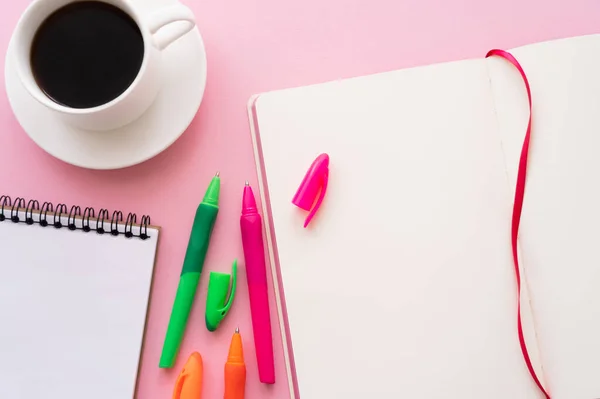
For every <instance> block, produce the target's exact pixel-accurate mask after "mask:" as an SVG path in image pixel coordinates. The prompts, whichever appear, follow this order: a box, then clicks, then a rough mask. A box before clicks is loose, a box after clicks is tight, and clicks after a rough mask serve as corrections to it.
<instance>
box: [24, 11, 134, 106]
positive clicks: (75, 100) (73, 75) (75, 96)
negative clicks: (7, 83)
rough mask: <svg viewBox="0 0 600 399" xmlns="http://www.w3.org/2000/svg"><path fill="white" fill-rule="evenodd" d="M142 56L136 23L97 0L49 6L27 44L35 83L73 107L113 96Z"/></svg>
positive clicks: (128, 82) (129, 78) (128, 80)
mask: <svg viewBox="0 0 600 399" xmlns="http://www.w3.org/2000/svg"><path fill="white" fill-rule="evenodd" d="M143 58H144V41H143V38H142V34H141V32H140V29H139V27H138V26H137V24H136V22H135V21H134V20H133V19H132V18H131V17H130V16H129V15H128V14H127V13H126V12H124V11H123V10H121V9H119V8H117V7H115V6H113V5H110V4H107V3H103V2H101V1H81V2H76V3H71V4H69V5H67V6H65V7H62V8H60V9H59V10H57V11H55V12H54V13H53V14H52V15H50V16H49V17H48V18H47V19H46V20H45V21H44V22H43V23H42V24H41V25H40V27H39V28H38V30H37V32H36V34H35V36H34V40H33V43H32V47H31V67H32V71H33V75H34V77H35V80H36V82H37V84H38V86H39V87H40V88H41V89H42V90H43V91H44V92H45V93H46V95H47V96H48V97H50V98H51V99H52V100H53V101H55V102H57V103H59V104H62V105H65V106H67V107H71V108H79V109H81V108H91V107H96V106H99V105H102V104H106V103H108V102H110V101H112V100H114V99H115V98H117V97H119V95H121V94H122V93H123V92H124V91H125V90H127V88H128V87H129V86H130V85H131V83H132V82H133V81H134V80H135V78H136V77H137V75H138V72H139V70H140V67H141V65H142V60H143Z"/></svg>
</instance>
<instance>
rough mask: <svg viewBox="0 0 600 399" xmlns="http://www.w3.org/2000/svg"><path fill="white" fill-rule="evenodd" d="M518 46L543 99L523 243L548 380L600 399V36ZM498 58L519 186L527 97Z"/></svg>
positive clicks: (508, 147)
mask: <svg viewBox="0 0 600 399" xmlns="http://www.w3.org/2000/svg"><path fill="white" fill-rule="evenodd" d="M511 52H512V54H513V55H515V57H516V58H517V59H518V60H519V62H520V63H521V64H522V66H523V68H524V69H525V72H526V73H527V76H528V78H529V81H530V84H531V90H532V96H533V106H534V110H533V131H532V135H533V136H532V143H531V150H530V151H531V152H530V158H529V159H530V161H529V174H528V180H527V186H526V192H525V204H524V208H523V216H522V224H521V226H522V227H521V234H520V239H519V241H520V247H521V255H522V260H523V268H524V270H525V272H526V275H527V281H528V284H529V289H530V295H531V301H532V309H533V316H534V321H535V325H536V331H537V336H538V345H539V351H540V357H541V360H542V364H543V368H544V374H545V379H546V381H547V383H548V384H549V388H550V394H551V396H552V398H557V399H575V398H581V399H590V398H599V397H600V379H598V375H600V361H599V360H598V359H600V339H599V337H600V289H599V287H600V252H599V251H598V248H599V243H600V184H599V181H600V155H599V154H600V73H599V71H600V35H593V36H584V37H577V38H571V39H563V40H558V41H552V42H546V43H541V44H535V45H531V46H526V47H522V48H518V49H515V50H512V51H511ZM488 62H489V67H490V73H491V80H492V87H493V92H494V99H495V103H496V109H497V113H498V120H499V123H500V132H501V135H502V137H503V142H504V149H505V153H506V162H507V168H508V170H509V177H510V184H511V188H512V187H514V183H515V180H516V173H517V166H518V162H519V152H520V150H521V145H522V141H523V137H524V133H525V127H526V123H527V115H528V108H527V103H526V101H527V97H526V92H525V88H524V85H523V82H522V80H521V78H520V77H519V75H518V73H517V72H516V70H515V69H514V68H513V67H512V66H511V65H510V64H509V63H507V62H506V61H503V60H501V59H490V60H489V61H488Z"/></svg>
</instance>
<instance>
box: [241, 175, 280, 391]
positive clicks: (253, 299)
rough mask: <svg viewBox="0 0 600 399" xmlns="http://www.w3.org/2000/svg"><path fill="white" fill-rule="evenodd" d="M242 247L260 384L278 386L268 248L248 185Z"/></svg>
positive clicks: (245, 194) (245, 197)
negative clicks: (274, 356)
mask: <svg viewBox="0 0 600 399" xmlns="http://www.w3.org/2000/svg"><path fill="white" fill-rule="evenodd" d="M240 226H241V228H242V245H243V247H244V258H245V260H246V274H247V280H248V293H249V295H250V312H251V314H252V329H253V331H254V346H255V348H256V361H257V363H258V376H259V378H260V382H262V383H265V384H274V383H275V363H274V360H273V334H272V332H271V317H270V311H269V294H268V289H267V266H266V263H265V247H264V243H263V235H262V221H261V218H260V215H259V214H258V209H257V208H256V200H255V199H254V194H253V193H252V188H251V187H250V185H249V184H248V182H246V186H245V187H244V195H243V197H242V217H241V218H240Z"/></svg>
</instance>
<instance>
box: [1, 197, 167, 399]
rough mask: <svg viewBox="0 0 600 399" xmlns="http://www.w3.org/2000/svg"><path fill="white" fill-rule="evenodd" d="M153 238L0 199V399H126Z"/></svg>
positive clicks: (131, 218)
mask: <svg viewBox="0 0 600 399" xmlns="http://www.w3.org/2000/svg"><path fill="white" fill-rule="evenodd" d="M158 236H159V229H158V228H156V227H152V226H151V225H150V218H149V217H147V216H143V217H141V218H139V219H138V217H137V216H136V215H135V214H129V215H127V216H126V217H124V214H123V213H122V212H119V211H116V212H113V213H110V214H109V212H108V211H107V210H105V209H102V210H99V211H96V210H94V209H92V208H84V209H82V208H81V207H78V206H73V207H70V208H68V207H67V206H66V205H64V204H59V205H56V206H54V205H53V204H50V203H43V204H40V203H39V202H38V201H35V200H31V201H27V202H26V201H25V200H24V199H22V198H17V199H14V200H11V199H10V198H9V197H6V196H2V197H0V249H1V250H2V260H0V320H1V322H0V324H1V328H0V398H15V399H17V398H18V399H38V398H46V399H81V398H86V399H107V398H110V399H131V398H133V397H134V394H135V386H136V379H137V374H138V365H139V361H140V354H141V348H142V342H143V337H144V328H145V324H146V311H147V308H148V300H149V294H150V287H151V281H152V275H153V269H154V261H155V256H156V248H157V242H158Z"/></svg>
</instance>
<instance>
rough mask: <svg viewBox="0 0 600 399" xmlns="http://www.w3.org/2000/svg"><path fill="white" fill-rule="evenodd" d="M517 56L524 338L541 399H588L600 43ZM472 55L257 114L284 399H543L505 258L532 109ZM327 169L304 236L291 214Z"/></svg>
mask: <svg viewBox="0 0 600 399" xmlns="http://www.w3.org/2000/svg"><path fill="white" fill-rule="evenodd" d="M510 52H511V53H512V54H513V55H514V56H515V57H516V58H517V59H518V60H519V62H520V63H521V65H522V66H523V68H524V70H525V72H526V74H527V76H528V78H529V82H530V85H531V91H532V96H533V122H532V126H533V128H532V141H531V149H530V152H529V155H530V156H529V172H528V179H527V186H526V190H525V192H526V193H525V205H524V208H523V213H522V218H521V230H520V234H519V245H520V250H521V266H522V269H523V270H522V282H523V284H524V291H523V294H524V295H525V297H524V298H523V300H522V303H521V304H522V306H523V309H522V311H523V312H522V313H523V317H524V318H525V321H524V330H525V338H526V341H527V343H528V347H529V350H530V353H531V355H532V363H533V366H534V368H535V369H536V371H537V374H538V376H540V378H541V379H542V380H543V383H544V385H545V386H546V387H547V388H548V389H549V391H550V394H551V397H552V398H553V399H576V398H581V399H591V398H600V379H599V378H598V375H600V362H599V361H598V359H600V338H599V337H600V317H599V316H600V289H599V287H600V266H599V265H600V251H598V243H599V242H600V229H599V228H598V226H600V205H599V204H600V189H599V184H598V181H599V178H600V156H599V155H598V154H599V151H600V133H599V132H600V113H599V112H598V110H599V109H600V74H599V73H598V71H599V70H600V35H591V36H584V37H575V38H568V39H562V40H557V41H550V42H544V43H537V44H533V45H529V46H524V47H521V48H517V49H512V50H510ZM484 55H485V54H482V57H481V58H478V59H471V60H464V61H457V62H450V63H444V64H437V65H429V66H424V67H419V68H412V69H407V70H399V71H391V72H386V73H381V74H376V75H371V76H364V77H358V78H354V79H347V80H341V81H334V82H329V83H324V84H319V85H313V86H308V87H300V88H292V89H288V90H281V91H276V92H271V93H265V94H261V95H258V96H256V97H255V98H254V99H253V101H252V102H251V103H250V107H249V111H250V118H251V122H252V123H251V126H252V130H253V137H254V143H255V151H256V160H257V168H258V172H259V177H260V179H259V181H260V188H261V198H262V203H263V210H264V212H265V214H268V215H269V217H268V218H267V217H266V218H265V220H266V221H267V223H266V226H267V228H266V231H267V237H268V249H269V254H270V258H271V264H272V266H273V278H274V280H275V282H276V284H275V289H276V297H277V299H278V301H277V303H278V305H279V306H278V311H279V317H280V322H281V329H282V331H283V340H284V348H283V349H284V354H285V359H286V365H287V371H288V375H287V377H288V379H289V381H291V382H293V383H295V384H290V391H291V392H290V393H291V396H292V398H295V399H298V398H302V399H329V398H345V399H359V398H410V399H434V398H444V399H445V398H448V399H454V398H456V399H458V398H460V399H481V398H486V399H507V398H515V399H537V398H542V397H543V396H542V394H541V393H540V390H538V389H537V387H536V385H535V384H534V382H533V379H532V378H531V376H530V375H529V373H528V370H527V368H526V366H525V361H524V359H523V356H522V354H521V349H520V346H519V339H518V336H517V295H516V283H515V272H514V264H513V260H512V257H511V255H512V254H511V235H510V232H511V212H512V204H513V196H514V187H515V180H516V174H517V167H518V164H519V153H520V150H521V145H522V143H523V139H524V134H525V129H526V126H527V121H528V117H529V107H528V102H527V93H526V90H525V86H524V84H523V80H522V78H521V76H520V75H519V73H518V71H517V70H516V68H514V67H513V66H512V65H510V64H509V63H508V62H506V61H505V60H503V59H500V58H497V57H494V58H488V59H485V58H484ZM323 152H325V153H328V154H329V155H330V164H329V165H330V174H329V185H328V188H327V194H326V196H325V200H324V202H323V205H322V207H321V208H320V210H319V212H318V214H317V216H316V217H315V219H314V220H313V221H312V222H311V225H310V226H309V228H308V229H304V228H303V222H304V219H305V218H306V212H304V211H301V210H300V209H298V208H296V207H294V206H293V205H292V203H291V201H292V198H293V196H294V193H295V192H296V190H297V188H298V185H299V184H300V182H301V181H302V178H303V176H304V174H305V173H306V170H307V169H308V167H309V166H310V164H311V162H312V161H313V160H314V159H315V157H316V156H317V155H318V154H320V153H323ZM285 377H286V376H284V375H278V376H277V378H278V380H279V381H282V380H284V378H285Z"/></svg>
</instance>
